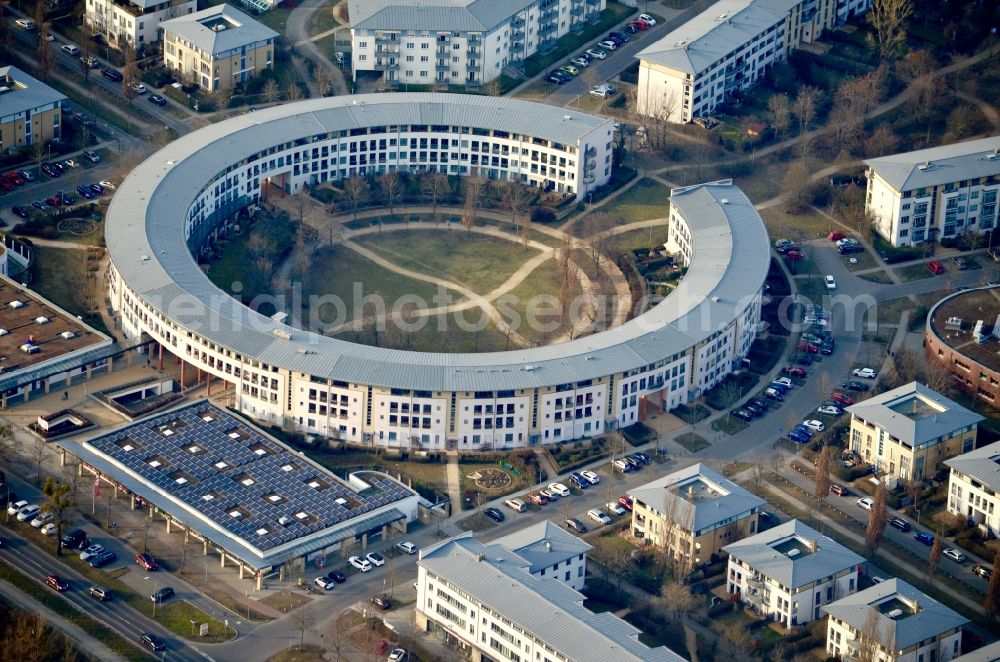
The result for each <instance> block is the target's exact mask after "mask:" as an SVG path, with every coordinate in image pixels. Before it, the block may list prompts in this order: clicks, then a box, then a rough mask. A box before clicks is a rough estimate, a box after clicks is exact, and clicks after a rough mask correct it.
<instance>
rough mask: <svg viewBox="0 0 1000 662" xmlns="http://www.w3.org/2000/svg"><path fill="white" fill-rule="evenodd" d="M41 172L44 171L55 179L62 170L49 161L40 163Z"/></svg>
mask: <svg viewBox="0 0 1000 662" xmlns="http://www.w3.org/2000/svg"><path fill="white" fill-rule="evenodd" d="M42 172H44V173H45V174H46V175H48V176H49V177H52V178H53V179H55V178H56V177H58V176H59V175H61V174H62V171H60V170H59V169H58V168H56V167H55V166H54V165H52V164H51V163H43V164H42Z"/></svg>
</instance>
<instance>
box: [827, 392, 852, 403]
mask: <svg viewBox="0 0 1000 662" xmlns="http://www.w3.org/2000/svg"><path fill="white" fill-rule="evenodd" d="M830 399H831V400H833V401H834V402H839V403H840V404H842V405H846V406H848V407H849V406H851V405H853V404H854V399H853V398H852V397H851V396H849V395H847V394H846V393H841V392H840V391H834V392H833V393H831V394H830Z"/></svg>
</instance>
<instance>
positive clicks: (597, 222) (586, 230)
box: [580, 210, 614, 276]
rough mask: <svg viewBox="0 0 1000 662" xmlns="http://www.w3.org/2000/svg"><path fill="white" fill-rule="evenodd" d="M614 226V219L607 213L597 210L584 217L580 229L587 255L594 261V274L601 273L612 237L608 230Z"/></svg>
mask: <svg viewBox="0 0 1000 662" xmlns="http://www.w3.org/2000/svg"><path fill="white" fill-rule="evenodd" d="M613 226H614V221H613V220H612V219H611V217H610V216H608V214H607V213H605V212H603V211H600V210H597V211H592V212H590V213H589V214H587V215H586V216H584V217H583V221H582V222H581V225H580V229H581V232H582V234H583V242H584V245H585V246H586V252H587V255H588V256H589V257H590V260H591V261H592V262H593V263H594V274H595V275H597V276H599V275H600V273H601V261H602V260H603V259H604V257H605V256H606V255H607V253H608V247H609V245H610V240H609V239H610V237H609V235H608V231H609V230H610V229H611V228H612V227H613Z"/></svg>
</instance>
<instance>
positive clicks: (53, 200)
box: [45, 195, 63, 207]
mask: <svg viewBox="0 0 1000 662" xmlns="http://www.w3.org/2000/svg"><path fill="white" fill-rule="evenodd" d="M45 202H46V204H48V205H49V206H50V207H62V203H63V201H62V198H61V197H60V196H58V195H50V196H49V197H47V198H45Z"/></svg>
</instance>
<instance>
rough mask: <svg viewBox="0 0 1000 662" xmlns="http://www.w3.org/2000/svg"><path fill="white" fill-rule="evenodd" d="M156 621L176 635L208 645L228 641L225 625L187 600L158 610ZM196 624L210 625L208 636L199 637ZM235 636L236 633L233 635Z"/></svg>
mask: <svg viewBox="0 0 1000 662" xmlns="http://www.w3.org/2000/svg"><path fill="white" fill-rule="evenodd" d="M156 620H157V621H159V622H160V624H161V625H163V626H164V627H166V628H167V629H168V630H170V631H171V632H173V633H174V634H176V635H178V636H181V637H184V638H185V639H193V640H196V641H203V642H206V643H218V642H221V641H225V640H226V638H227V637H226V632H225V629H226V627H225V625H224V624H223V623H222V621H220V620H218V619H217V618H213V617H212V616H209V615H208V614H206V613H205V612H203V611H202V610H201V609H199V608H198V607H195V606H194V605H193V604H191V603H190V602H188V601H187V600H178V601H176V602H168V603H167V604H165V605H162V606H160V607H157V608H156ZM191 621H194V622H195V623H208V635H206V636H204V637H199V636H198V631H197V629H196V626H193V625H191ZM231 634H235V633H231Z"/></svg>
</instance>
